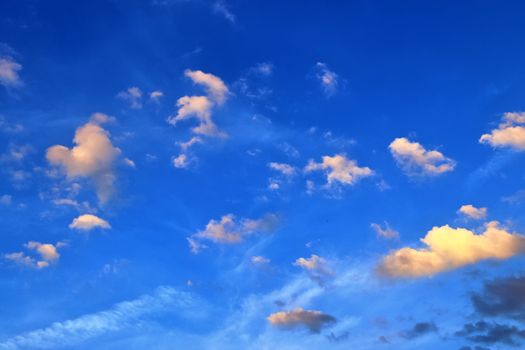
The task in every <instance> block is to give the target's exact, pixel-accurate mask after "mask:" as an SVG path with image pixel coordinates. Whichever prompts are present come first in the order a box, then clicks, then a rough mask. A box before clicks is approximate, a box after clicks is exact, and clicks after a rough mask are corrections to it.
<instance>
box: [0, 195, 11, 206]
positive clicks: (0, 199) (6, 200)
mask: <svg viewBox="0 0 525 350" xmlns="http://www.w3.org/2000/svg"><path fill="white" fill-rule="evenodd" d="M12 201H13V196H11V195H10V194H3V195H1V196H0V204H1V205H11V203H12Z"/></svg>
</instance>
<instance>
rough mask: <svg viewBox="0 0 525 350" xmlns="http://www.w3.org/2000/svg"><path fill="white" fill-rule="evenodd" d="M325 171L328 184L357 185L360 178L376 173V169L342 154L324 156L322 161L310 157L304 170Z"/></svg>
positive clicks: (307, 171) (329, 185) (328, 185)
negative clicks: (318, 161)
mask: <svg viewBox="0 0 525 350" xmlns="http://www.w3.org/2000/svg"><path fill="white" fill-rule="evenodd" d="M319 170H320V171H324V172H325V173H326V181H327V183H326V186H327V187H331V186H334V185H335V184H342V185H355V184H356V183H357V182H358V181H359V180H361V179H363V178H365V177H369V176H372V175H374V171H373V170H372V169H370V168H368V167H359V166H358V165H357V162H356V161H355V160H352V159H348V158H346V157H345V156H344V155H342V154H336V155H334V156H333V157H330V156H323V158H322V161H321V162H320V163H316V162H315V161H314V160H312V159H310V160H309V162H308V164H307V165H306V167H305V168H304V171H305V172H306V173H309V172H312V171H319Z"/></svg>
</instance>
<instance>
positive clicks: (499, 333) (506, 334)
mask: <svg viewBox="0 0 525 350" xmlns="http://www.w3.org/2000/svg"><path fill="white" fill-rule="evenodd" d="M455 335H456V336H458V337H465V338H466V339H468V340H470V341H473V342H476V343H482V344H498V343H501V344H506V345H511V346H518V345H520V342H521V341H522V340H524V339H525V329H519V328H518V327H516V326H514V325H507V324H500V323H489V322H486V321H478V322H476V323H467V324H465V325H464V326H463V329H462V330H460V331H458V332H456V334H455Z"/></svg>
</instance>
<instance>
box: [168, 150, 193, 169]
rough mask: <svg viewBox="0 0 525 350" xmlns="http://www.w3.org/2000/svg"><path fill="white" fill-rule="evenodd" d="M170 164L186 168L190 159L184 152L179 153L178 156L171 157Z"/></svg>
mask: <svg viewBox="0 0 525 350" xmlns="http://www.w3.org/2000/svg"><path fill="white" fill-rule="evenodd" d="M171 164H173V166H174V167H175V168H178V169H186V168H187V167H189V166H190V160H189V159H188V156H187V155H186V154H184V153H181V154H179V155H178V156H176V157H173V158H172V159H171Z"/></svg>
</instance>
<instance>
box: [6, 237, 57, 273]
mask: <svg viewBox="0 0 525 350" xmlns="http://www.w3.org/2000/svg"><path fill="white" fill-rule="evenodd" d="M65 245H66V243H64V242H58V243H57V244H55V245H53V244H51V243H40V242H36V241H29V242H27V243H26V244H24V247H25V248H26V249H28V250H30V251H35V252H36V253H37V254H38V257H32V256H29V255H26V254H24V253H22V252H16V253H9V254H4V258H5V259H6V260H9V261H11V262H13V263H15V264H17V265H19V266H23V267H29V268H34V269H43V268H45V267H49V266H50V264H53V263H56V262H58V259H59V258H60V254H59V253H58V250H57V249H58V248H61V247H64V246H65Z"/></svg>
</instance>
